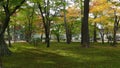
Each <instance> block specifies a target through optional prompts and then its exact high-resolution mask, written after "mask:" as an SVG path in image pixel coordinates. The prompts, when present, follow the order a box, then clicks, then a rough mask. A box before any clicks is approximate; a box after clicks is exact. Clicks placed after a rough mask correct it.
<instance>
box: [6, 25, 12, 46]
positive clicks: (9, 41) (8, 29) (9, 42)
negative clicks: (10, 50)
mask: <svg viewBox="0 0 120 68" xmlns="http://www.w3.org/2000/svg"><path fill="white" fill-rule="evenodd" d="M7 33H8V46H9V47H12V45H11V36H10V26H9V25H8V27H7Z"/></svg>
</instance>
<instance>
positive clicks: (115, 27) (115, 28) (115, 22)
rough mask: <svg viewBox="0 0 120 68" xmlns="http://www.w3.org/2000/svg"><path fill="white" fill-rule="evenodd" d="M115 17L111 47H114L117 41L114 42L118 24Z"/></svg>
mask: <svg viewBox="0 0 120 68" xmlns="http://www.w3.org/2000/svg"><path fill="white" fill-rule="evenodd" d="M115 14H116V13H115ZM117 18H118V17H117V16H116V15H115V21H114V29H113V30H114V33H113V46H115V45H116V43H117V41H116V33H117V27H118V24H119V20H118V21H117Z"/></svg>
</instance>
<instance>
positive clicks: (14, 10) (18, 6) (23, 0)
mask: <svg viewBox="0 0 120 68" xmlns="http://www.w3.org/2000/svg"><path fill="white" fill-rule="evenodd" d="M25 1H26V0H22V1H21V2H20V4H19V5H17V6H16V7H15V8H14V9H13V11H12V12H11V13H10V15H13V14H14V13H15V12H16V10H17V9H18V8H20V7H21V5H22V4H23V3H24V2H25Z"/></svg>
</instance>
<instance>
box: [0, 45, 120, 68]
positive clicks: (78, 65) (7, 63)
mask: <svg viewBox="0 0 120 68" xmlns="http://www.w3.org/2000/svg"><path fill="white" fill-rule="evenodd" d="M11 51H12V52H13V54H12V55H11V56H6V57H3V58H2V59H3V65H4V68H120V46H119V44H118V46H117V47H112V46H109V45H108V44H104V45H103V44H100V43H96V44H92V46H91V47H90V48H82V47H81V46H80V43H72V44H70V45H68V44H66V43H52V44H51V47H50V48H46V45H45V44H44V43H41V44H39V45H38V46H36V47H34V46H33V45H31V44H28V43H14V44H13V47H12V48H11Z"/></svg>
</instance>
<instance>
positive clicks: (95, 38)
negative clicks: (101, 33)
mask: <svg viewBox="0 0 120 68" xmlns="http://www.w3.org/2000/svg"><path fill="white" fill-rule="evenodd" d="M96 29H97V28H96V23H95V24H94V37H93V40H94V42H97V30H96Z"/></svg>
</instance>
